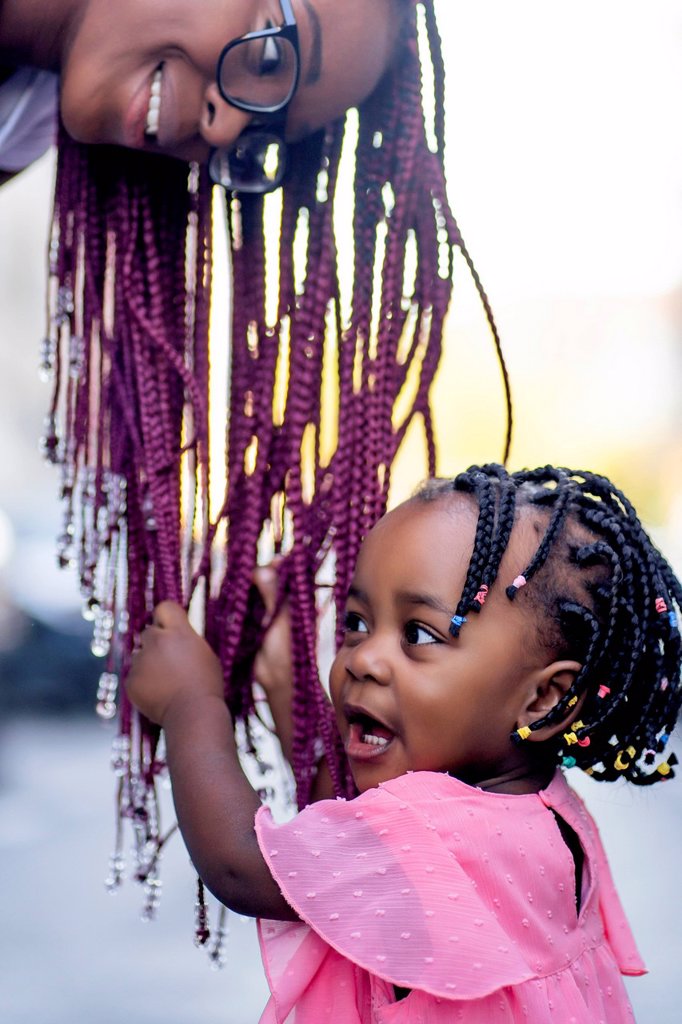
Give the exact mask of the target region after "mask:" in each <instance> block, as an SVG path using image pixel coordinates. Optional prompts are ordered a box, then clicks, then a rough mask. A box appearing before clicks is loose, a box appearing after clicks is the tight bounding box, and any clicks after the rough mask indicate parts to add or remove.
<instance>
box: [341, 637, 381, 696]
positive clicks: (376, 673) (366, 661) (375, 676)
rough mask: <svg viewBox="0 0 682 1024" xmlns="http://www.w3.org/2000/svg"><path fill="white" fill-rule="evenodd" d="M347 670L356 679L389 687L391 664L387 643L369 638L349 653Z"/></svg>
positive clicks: (379, 638) (377, 638)
mask: <svg viewBox="0 0 682 1024" xmlns="http://www.w3.org/2000/svg"><path fill="white" fill-rule="evenodd" d="M346 668H347V669H348V671H349V673H350V674H351V675H352V676H353V678H354V679H358V680H368V681H370V682H375V683H379V684H380V685H382V686H386V685H388V683H389V682H390V678H391V662H390V658H389V656H388V651H387V649H386V643H385V641H383V640H382V639H381V637H379V636H376V635H375V636H368V637H367V639H365V640H361V641H360V643H358V644H357V645H356V646H355V647H352V648H351V649H350V650H349V651H348V656H347V659H346Z"/></svg>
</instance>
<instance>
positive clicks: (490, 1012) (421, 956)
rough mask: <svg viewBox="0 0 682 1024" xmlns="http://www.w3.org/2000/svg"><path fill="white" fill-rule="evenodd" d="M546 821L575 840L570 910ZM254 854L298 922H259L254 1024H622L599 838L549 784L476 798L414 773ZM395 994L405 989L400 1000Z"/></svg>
mask: <svg viewBox="0 0 682 1024" xmlns="http://www.w3.org/2000/svg"><path fill="white" fill-rule="evenodd" d="M552 810H554V811H555V812H556V813H557V814H558V815H559V816H560V817H561V818H563V819H564V821H566V822H567V823H568V824H569V825H570V827H571V828H572V829H573V830H574V832H575V833H576V834H577V836H578V837H579V839H580V841H581V844H582V847H583V850H584V853H585V867H584V874H583V887H582V892H583V899H582V906H581V910H580V914H579V915H578V914H577V913H576V903H575V868H574V861H573V857H572V855H571V853H570V851H569V849H568V847H567V846H566V844H565V842H564V841H563V839H562V837H561V833H560V831H559V827H558V825H557V822H556V818H555V816H554V814H553V813H552ZM256 831H257V834H258V839H259V842H260V846H261V850H262V852H263V855H264V856H265V858H266V860H267V862H268V864H269V866H270V869H271V871H272V874H273V876H274V877H275V879H276V880H277V882H278V884H279V886H280V888H281V890H282V893H283V894H284V896H285V898H286V900H287V901H288V902H289V903H290V904H291V906H292V907H293V908H294V909H295V910H296V912H297V914H298V915H299V916H300V917H301V919H302V921H301V922H295V923H291V922H280V921H260V922H259V932H260V942H261V950H262V954H263V961H264V964H265V969H266V972H267V976H268V980H269V983H270V989H271V992H272V996H271V999H270V1001H269V1002H268V1005H267V1007H266V1009H265V1013H264V1015H263V1017H262V1018H261V1024H321V1022H322V1021H329V1020H331V1021H335V1022H339V1024H394V1022H409V1024H446V1022H447V1024H452V1022H453V1021H464V1022H465V1024H503V1022H504V1024H507V1022H523V1024H529V1022H530V1024H626V1022H628V1021H632V1020H633V1019H634V1018H633V1015H632V1010H631V1007H630V1004H629V1001H628V998H627V995H626V992H625V988H624V985H623V982H622V979H621V976H620V975H621V973H623V974H643V973H645V968H644V965H643V963H642V961H641V959H640V957H639V954H638V952H637V949H636V947H635V944H634V940H633V938H632V934H631V932H630V928H629V926H628V923H627V921H626V919H625V916H624V914H623V910H622V908H621V905H620V902H619V900H618V896H617V894H616V891H615V888H614V885H613V881H612V878H611V873H610V871H609V868H608V864H607V862H606V857H605V854H604V850H603V847H602V845H601V841H600V839H599V835H598V832H597V828H596V826H595V824H594V822H593V821H592V819H591V817H590V816H589V814H588V813H587V811H586V809H585V807H584V806H583V804H582V802H581V801H580V800H579V799H578V797H577V796H576V795H575V794H574V793H573V792H572V790H571V789H570V788H569V787H568V785H567V783H566V782H565V780H564V777H563V774H562V773H561V772H557V774H556V775H555V777H554V779H553V781H552V782H551V784H550V785H549V786H548V787H547V789H545V790H543V791H542V792H540V793H533V794H530V795H522V796H507V795H501V794H495V793H487V792H484V791H482V790H479V789H474V788H472V787H470V786H467V785H465V784H464V783H462V782H459V781H458V780H457V779H453V778H451V777H450V776H448V775H444V774H437V773H434V772H414V773H410V774H407V775H404V776H401V777H400V778H398V779H393V780H391V781H390V782H386V783H383V784H382V785H381V786H379V787H378V788H376V789H372V790H369V791H368V792H366V793H364V794H362V796H359V797H357V798H356V799H355V800H349V801H345V800H324V801H321V802H320V803H318V804H314V805H312V806H310V807H308V808H306V809H305V810H304V811H302V812H301V813H300V814H298V815H297V816H296V817H295V818H294V819H293V820H292V821H290V822H288V823H286V824H285V825H276V824H275V823H274V822H273V820H272V818H271V816H270V812H269V811H268V810H267V809H266V808H261V809H260V811H259V812H258V815H257V817H256ZM394 986H399V987H401V988H406V989H410V990H411V992H410V994H409V995H408V996H407V997H406V998H404V999H397V998H396V994H395V989H394Z"/></svg>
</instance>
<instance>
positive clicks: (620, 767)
mask: <svg viewBox="0 0 682 1024" xmlns="http://www.w3.org/2000/svg"><path fill="white" fill-rule="evenodd" d="M636 753H637V751H636V750H635V748H634V747H628V748H627V750H620V751H619V752H618V757H617V758H616V760H615V761H614V762H613V767H614V768H615V769H616V771H618V772H624V771H625V770H626V769H627V768H629V767H630V764H631V762H632V759H633V757H634V756H635V754H636ZM623 754H627V755H628V758H629V759H628V760H627V761H625V760H623Z"/></svg>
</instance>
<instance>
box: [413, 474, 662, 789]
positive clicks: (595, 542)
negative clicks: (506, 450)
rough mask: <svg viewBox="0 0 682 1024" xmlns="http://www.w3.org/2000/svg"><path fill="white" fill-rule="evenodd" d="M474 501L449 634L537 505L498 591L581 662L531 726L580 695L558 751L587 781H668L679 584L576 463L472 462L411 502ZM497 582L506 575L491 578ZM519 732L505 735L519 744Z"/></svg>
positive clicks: (601, 482)
mask: <svg viewBox="0 0 682 1024" xmlns="http://www.w3.org/2000/svg"><path fill="white" fill-rule="evenodd" d="M453 490H454V491H456V492H460V493H466V494H470V495H472V496H473V498H474V499H475V500H476V502H477V504H478V507H479V517H478V528H477V531H476V538H475V542H474V551H473V554H472V557H471V561H470V563H469V567H468V570H467V575H466V580H465V584H464V589H463V591H462V595H461V598H460V601H459V604H458V606H457V609H456V611H455V615H454V616H453V626H452V632H453V634H454V635H457V634H458V632H459V630H460V629H462V628H466V626H465V623H466V616H467V615H468V614H469V613H471V612H480V611H481V609H482V607H483V605H484V603H485V595H486V594H487V588H490V587H491V586H492V584H493V583H494V582H495V580H496V579H497V576H498V571H499V568H500V562H501V559H502V556H503V554H504V551H505V549H506V547H507V543H508V541H509V537H510V535H511V531H512V528H513V526H514V523H515V521H516V520H517V517H518V512H519V509H523V508H528V507H530V508H532V509H534V510H537V512H538V514H539V517H540V519H539V521H540V523H542V528H543V529H544V533H543V536H542V539H541V541H540V543H539V545H538V548H537V550H536V552H535V554H534V555H533V558H532V559H531V562H530V564H529V565H528V566H526V567H525V568H524V567H523V566H519V574H518V576H517V577H516V578H515V579H514V581H513V582H511V581H509V584H508V585H507V586H506V594H507V597H508V598H509V600H512V601H513V600H515V598H516V596H517V594H519V593H521V594H522V599H523V600H524V601H528V602H532V606H533V609H534V611H535V614H536V615H537V616H538V617H539V619H540V636H539V639H540V640H541V642H542V643H543V644H545V645H546V646H547V647H548V648H549V649H550V650H552V651H553V652H556V653H557V654H558V655H559V656H560V657H570V658H572V659H574V660H576V661H579V662H580V663H581V665H582V668H581V670H580V672H579V673H578V674H577V676H576V679H575V681H574V683H573V685H572V687H571V688H570V690H569V691H568V692H567V693H566V694H565V695H564V696H563V698H562V699H561V701H560V702H559V703H558V704H557V705H556V707H555V708H553V709H552V711H551V712H550V713H549V714H548V715H547V716H546V717H545V718H543V719H542V720H541V721H538V722H536V723H535V724H534V725H532V726H530V727H529V728H530V730H531V731H534V730H537V729H541V728H543V726H547V725H553V724H556V723H558V722H561V721H562V720H563V719H565V718H566V717H567V716H569V715H570V712H571V708H573V707H574V706H575V705H576V704H577V703H578V701H579V700H580V699H582V701H583V703H582V706H581V708H580V712H579V717H580V720H579V721H578V722H574V723H573V725H571V726H568V727H567V730H566V732H565V733H564V734H563V737H560V742H559V745H558V746H556V743H555V741H549V742H552V743H554V745H555V746H556V752H557V756H558V758H559V759H560V760H561V761H562V762H563V764H564V765H566V766H567V767H572V766H574V765H577V766H578V767H580V768H582V769H583V770H584V771H585V772H587V773H588V774H589V775H592V776H593V777H594V778H595V779H599V780H603V781H612V780H614V779H617V778H621V777H625V778H627V779H629V780H630V781H631V782H634V783H636V784H637V785H650V784H652V783H654V782H659V781H661V780H663V779H667V778H670V777H672V776H673V774H674V773H673V771H672V766H673V765H674V764H676V763H677V759H676V757H675V755H674V754H673V755H671V756H670V757H669V758H668V760H667V761H661V760H660V758H659V755H660V754H662V752H663V751H664V749H665V746H666V744H667V742H668V739H669V737H670V734H671V732H672V730H673V729H674V727H675V724H676V721H677V716H678V713H679V709H680V703H681V702H682V685H681V681H680V660H681V654H682V644H681V641H680V631H679V621H678V613H679V610H680V606H681V602H682V586H681V585H680V582H679V580H678V579H677V577H676V576H675V574H674V572H673V571H672V569H671V568H670V566H669V565H668V563H667V562H666V560H665V559H664V557H663V556H662V555H661V553H660V552H659V551H658V550H657V548H656V547H655V545H654V544H653V543H652V541H651V539H650V538H649V536H648V535H647V533H646V531H645V530H644V528H643V526H642V524H641V522H640V521H639V519H638V517H637V514H636V512H635V510H634V508H633V507H632V505H631V503H630V502H629V501H628V499H627V498H626V497H625V495H624V494H623V493H622V492H621V491H619V490H618V489H617V488H616V487H614V485H613V484H612V483H611V482H610V481H609V480H607V478H606V477H604V476H599V475H597V474H595V473H589V472H584V471H582V470H571V469H556V468H554V467H552V466H545V467H543V468H541V469H535V470H522V471H520V472H517V473H512V474H508V473H507V472H506V471H505V470H504V469H503V468H502V467H501V466H498V465H487V466H472V467H471V468H470V469H468V470H466V472H464V473H461V474H460V475H459V476H457V477H456V478H455V479H454V481H444V480H436V481H430V482H429V483H428V484H427V485H425V487H423V488H422V489H421V490H420V491H419V492H418V493H417V498H420V499H422V500H433V499H435V498H442V496H443V495H446V494H451V493H452V492H453ZM500 582H501V584H502V585H506V584H507V581H500ZM523 732H524V731H523V730H521V731H520V733H516V734H514V737H513V738H514V739H515V740H517V741H518V742H523V739H524V738H527V733H526V736H525V737H524V735H523Z"/></svg>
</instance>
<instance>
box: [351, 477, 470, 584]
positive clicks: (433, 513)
mask: <svg viewBox="0 0 682 1024" xmlns="http://www.w3.org/2000/svg"><path fill="white" fill-rule="evenodd" d="M476 522H477V509H476V506H475V503H474V502H473V501H472V500H471V498H470V497H469V496H468V495H461V494H453V495H448V496H447V497H446V498H442V499H441V498H439V499H437V500H435V501H422V500H421V499H411V500H410V501H407V502H405V503H404V504H402V505H399V506H398V507H397V508H395V509H393V510H392V511H391V512H388V513H387V514H386V515H385V516H384V517H383V518H382V519H380V520H379V522H378V523H377V524H376V526H375V527H374V528H373V529H372V530H371V531H370V533H369V534H368V535H367V537H366V538H365V541H364V543H363V545H362V548H361V550H360V557H359V559H358V565H357V571H358V572H363V571H364V570H365V569H366V570H367V571H368V572H369V573H371V574H374V573H375V572H376V571H379V570H380V571H381V573H382V575H383V576H384V578H386V576H387V575H394V576H396V577H398V576H400V577H405V576H413V577H415V578H416V579H419V578H422V579H423V578H434V577H436V576H438V577H441V576H443V575H445V576H446V578H448V579H452V578H453V577H454V576H458V577H459V576H462V577H463V575H464V574H465V573H466V569H467V566H468V564H469V561H470V559H471V555H472V552H473V547H474V537H475V534H476Z"/></svg>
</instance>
